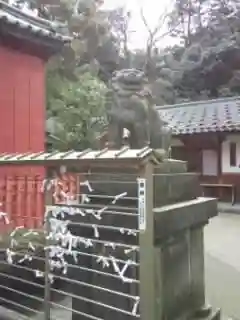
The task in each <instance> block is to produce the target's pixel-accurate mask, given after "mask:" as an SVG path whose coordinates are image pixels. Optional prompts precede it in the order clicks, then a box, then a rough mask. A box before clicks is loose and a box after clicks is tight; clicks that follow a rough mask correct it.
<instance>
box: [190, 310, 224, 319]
mask: <svg viewBox="0 0 240 320" xmlns="http://www.w3.org/2000/svg"><path fill="white" fill-rule="evenodd" d="M191 320H221V310H220V309H218V310H212V311H211V312H210V314H208V315H206V316H204V315H203V316H200V315H197V316H196V317H194V318H192V319H191Z"/></svg>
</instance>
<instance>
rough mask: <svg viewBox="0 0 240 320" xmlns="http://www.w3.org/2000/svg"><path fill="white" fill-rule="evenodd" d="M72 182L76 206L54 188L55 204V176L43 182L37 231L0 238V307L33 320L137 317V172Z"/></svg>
mask: <svg viewBox="0 0 240 320" xmlns="http://www.w3.org/2000/svg"><path fill="white" fill-rule="evenodd" d="M55 178H56V177H55ZM77 180H78V181H79V189H78V190H77V193H76V194H75V195H74V201H73V200H72V198H70V197H69V196H68V192H67V191H66V190H64V191H63V190H61V189H58V191H57V192H58V193H59V192H60V193H62V199H63V201H62V202H61V203H55V199H56V194H55V193H56V190H55V188H54V186H56V185H57V184H56V183H55V181H54V179H53V178H52V177H51V179H49V180H48V181H43V182H42V183H43V185H44V186H45V189H46V190H45V192H46V194H47V195H48V200H46V201H47V202H48V203H46V213H45V219H43V220H42V223H41V224H39V225H42V226H43V227H42V228H39V229H27V228H24V227H18V228H16V229H14V230H13V231H12V232H11V233H7V234H4V238H5V239H4V241H2V248H1V261H0V305H1V306H2V307H4V308H6V309H7V310H12V311H15V312H17V315H18V317H23V318H31V319H43V318H44V319H50V318H51V319H58V320H59V319H62V318H63V319H64V320H66V319H70V318H72V319H74V318H75V317H76V319H77V318H79V316H81V319H99V320H100V319H110V318H111V319H112V318H113V317H115V318H116V319H126V318H127V319H133V318H139V317H140V314H139V301H140V298H139V243H138V233H139V228H138V197H137V195H138V180H137V175H136V174H129V173H124V172H122V173H121V174H119V173H117V174H113V173H107V172H106V173H103V172H95V173H89V172H81V174H79V176H78V179H77ZM51 185H52V188H51V187H50V186H51ZM44 221H45V222H44ZM5 313H6V316H7V314H8V312H7V311H5ZM15 316H16V314H15V313H14V314H13V317H15Z"/></svg>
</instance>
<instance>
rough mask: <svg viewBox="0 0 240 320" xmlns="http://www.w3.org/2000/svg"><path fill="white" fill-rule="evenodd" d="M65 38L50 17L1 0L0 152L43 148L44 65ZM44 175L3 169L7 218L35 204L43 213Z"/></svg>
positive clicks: (0, 188) (0, 187)
mask: <svg viewBox="0 0 240 320" xmlns="http://www.w3.org/2000/svg"><path fill="white" fill-rule="evenodd" d="M65 40H66V41H67V40H68V39H66V38H64V37H63V36H62V35H60V34H58V33H56V32H55V30H54V28H53V26H52V24H51V22H49V21H46V20H44V19H41V18H38V17H33V16H31V15H29V14H26V13H23V12H22V11H20V10H19V9H17V8H14V7H12V6H9V5H8V4H6V3H5V2H3V1H1V0H0V70H1V72H0V153H5V152H8V153H15V152H20V153H21V152H41V151H44V149H45V120H46V119H45V65H46V62H47V61H48V59H49V58H50V57H51V56H52V55H54V54H55V53H57V52H59V51H60V50H61V48H62V47H63V45H64V42H65ZM43 174H44V170H43V169H42V168H37V169H36V168H34V169H32V168H29V167H28V168H26V167H25V168H12V167H11V168H1V170H0V197H1V199H0V202H3V203H4V210H5V211H7V212H10V214H11V218H14V217H13V216H14V215H16V217H19V216H20V215H22V214H23V213H22V211H23V210H25V211H27V212H25V215H26V216H28V218H29V217H30V216H31V215H33V212H32V211H33V207H34V208H36V210H35V211H37V212H35V213H34V214H36V215H38V216H40V215H42V211H41V210H42V207H41V205H40V204H42V202H41V201H42V200H41V195H40V194H39V188H40V186H39V183H40V182H39V183H38V181H40V180H41V179H42V176H43ZM16 191H18V195H19V196H18V197H16V194H17V193H16ZM36 201H37V202H38V203H39V206H38V207H37V206H36ZM19 210H20V211H19ZM21 210H22V211H21ZM16 220H17V218H16V219H15V221H16ZM21 223H22V222H21V221H17V224H21ZM24 223H25V222H24ZM30 224H31V225H32V222H31V223H30Z"/></svg>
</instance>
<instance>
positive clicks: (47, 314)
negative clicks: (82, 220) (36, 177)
mask: <svg viewBox="0 0 240 320" xmlns="http://www.w3.org/2000/svg"><path fill="white" fill-rule="evenodd" d="M47 184H48V182H47ZM44 191H45V206H44V207H45V213H44V215H45V216H44V222H45V224H44V228H45V234H46V241H45V245H46V249H45V272H44V279H45V281H44V320H50V318H51V282H50V279H49V274H50V271H51V270H50V263H49V259H50V256H49V240H48V235H49V234H50V221H49V215H48V214H47V206H50V205H52V204H53V198H52V190H49V188H47V187H46V188H45V190H44Z"/></svg>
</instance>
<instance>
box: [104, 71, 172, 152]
mask: <svg viewBox="0 0 240 320" xmlns="http://www.w3.org/2000/svg"><path fill="white" fill-rule="evenodd" d="M107 107H108V108H107V110H108V121H109V127H108V130H109V131H108V145H109V148H111V149H119V148H121V147H122V145H123V132H124V129H127V130H128V131H129V133H130V136H129V144H130V147H131V148H132V149H141V148H144V147H146V146H149V147H151V148H152V149H164V150H165V151H166V152H167V153H168V152H169V150H170V144H171V133H170V130H169V129H168V128H167V127H166V124H165V123H164V122H163V121H162V119H161V118H160V116H159V114H158V112H157V111H156V110H155V108H154V105H153V103H152V96H151V92H150V90H149V89H148V88H147V79H146V78H145V75H144V73H143V72H142V71H139V70H136V69H126V70H120V71H116V72H115V73H114V75H113V79H112V90H111V91H110V93H109V95H108V99H107Z"/></svg>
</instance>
